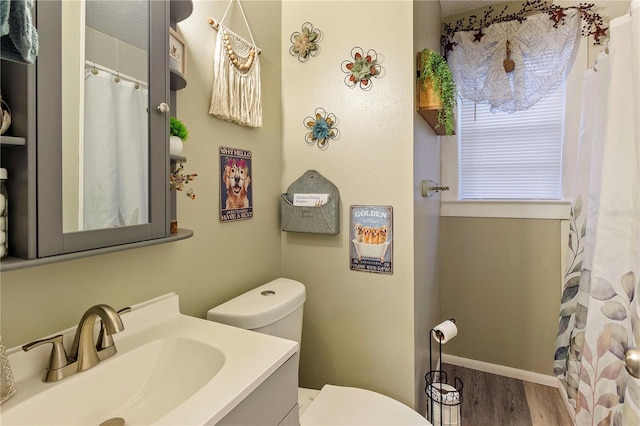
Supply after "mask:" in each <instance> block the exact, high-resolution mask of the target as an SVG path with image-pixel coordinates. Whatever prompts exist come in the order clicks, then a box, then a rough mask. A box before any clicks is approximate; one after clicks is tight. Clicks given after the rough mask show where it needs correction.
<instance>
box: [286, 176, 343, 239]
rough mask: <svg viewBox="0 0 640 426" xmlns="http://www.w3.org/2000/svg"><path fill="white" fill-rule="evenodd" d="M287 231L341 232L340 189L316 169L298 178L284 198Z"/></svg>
mask: <svg viewBox="0 0 640 426" xmlns="http://www.w3.org/2000/svg"><path fill="white" fill-rule="evenodd" d="M280 225H281V229H282V230H283V231H288V232H310V233H316V234H333V235H335V234H339V233H340V192H339V191H338V187H337V186H335V185H334V184H333V183H332V182H331V181H329V180H328V179H327V178H325V177H324V176H322V175H321V174H320V173H318V172H317V171H315V170H309V171H307V172H305V173H304V174H303V175H302V176H300V178H298V179H297V180H296V181H294V182H293V183H292V184H291V185H290V186H289V188H288V189H287V192H286V193H285V194H282V197H281V199H280Z"/></svg>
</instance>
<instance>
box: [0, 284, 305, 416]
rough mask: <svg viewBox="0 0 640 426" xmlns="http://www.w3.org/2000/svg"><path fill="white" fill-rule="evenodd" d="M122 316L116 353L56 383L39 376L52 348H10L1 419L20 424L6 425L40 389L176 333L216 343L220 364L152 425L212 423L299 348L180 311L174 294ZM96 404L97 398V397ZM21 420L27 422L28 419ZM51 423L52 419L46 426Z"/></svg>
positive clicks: (52, 388) (51, 388)
mask: <svg viewBox="0 0 640 426" xmlns="http://www.w3.org/2000/svg"><path fill="white" fill-rule="evenodd" d="M121 317H122V322H123V324H124V327H125V329H124V331H122V332H120V333H117V334H114V335H113V338H114V341H115V344H116V347H117V349H118V353H117V354H116V355H114V356H113V357H111V358H109V359H106V360H104V361H102V362H101V363H99V364H98V365H97V366H95V367H94V368H92V369H90V370H87V371H83V372H79V373H76V374H74V375H72V376H70V377H68V378H66V379H64V380H61V381H59V382H55V383H43V382H42V381H41V380H40V379H41V377H42V374H43V371H44V367H45V363H46V360H47V358H48V356H49V353H50V351H51V346H50V345H44V346H43V347H38V348H34V349H33V350H31V351H29V352H24V351H22V349H21V348H20V347H17V348H12V349H10V350H9V351H8V355H9V360H10V363H11V366H12V370H13V374H14V377H15V379H16V382H17V383H16V386H17V389H18V392H17V393H16V395H15V396H14V397H13V398H11V399H10V400H8V401H7V402H5V403H4V404H3V405H2V406H1V407H0V423H2V424H3V425H4V424H20V423H22V422H18V423H13V422H10V423H6V422H5V420H6V421H10V420H12V418H13V416H12V415H11V412H12V411H15V412H16V413H17V412H18V411H20V410H21V409H20V406H21V405H22V404H27V403H28V402H29V399H30V398H34V397H35V396H39V394H41V393H43V392H45V393H46V392H55V387H56V386H59V384H63V383H67V382H69V385H70V384H72V383H73V380H74V378H78V377H81V376H83V375H86V377H85V378H84V379H83V380H85V381H86V380H89V378H90V377H91V375H90V374H91V372H92V371H93V370H96V373H95V374H99V371H98V369H100V368H105V369H106V368H109V367H108V364H109V363H110V362H112V361H115V360H117V359H118V357H124V356H125V355H127V354H128V353H130V352H132V351H134V350H135V349H137V348H139V347H141V346H144V345H146V344H149V343H153V342H158V341H161V340H163V339H172V338H176V337H177V338H182V339H191V340H193V341H197V342H198V344H204V345H209V346H211V347H214V348H215V349H216V350H218V351H220V352H221V353H222V355H223V358H224V363H223V365H222V368H221V369H220V370H219V371H218V372H217V373H215V375H213V377H212V378H211V379H210V380H209V381H208V382H206V383H205V384H204V385H203V386H202V387H201V388H200V389H199V390H198V391H196V392H195V393H193V394H192V395H191V396H190V397H188V398H187V399H186V400H185V401H184V402H182V403H180V404H179V405H178V406H177V407H174V408H173V409H171V410H170V411H169V412H166V413H164V412H163V411H166V410H159V413H160V414H159V415H160V417H159V418H157V419H155V420H153V422H152V423H153V424H181V425H187V424H189V425H191V424H193V425H196V424H198V425H202V424H205V423H216V422H217V421H219V420H220V419H222V418H223V417H224V416H225V415H226V414H228V413H229V412H230V411H231V410H232V409H233V408H234V407H236V406H237V405H238V404H239V403H240V402H241V401H242V400H244V399H245V398H246V397H247V396H248V395H249V394H250V393H251V392H253V391H254V390H255V389H256V388H257V387H258V386H259V385H260V384H261V383H262V382H263V381H264V380H265V379H267V378H268V377H269V376H270V375H271V374H273V373H274V372H275V371H276V370H277V369H278V368H279V367H280V366H282V365H283V364H284V363H285V362H286V361H287V360H288V359H289V358H290V357H291V356H293V355H294V354H295V352H296V351H297V348H298V344H297V343H296V342H294V341H290V340H285V339H280V338H277V337H273V336H268V335H264V334H260V333H256V332H252V331H248V330H243V329H239V328H236V327H231V326H227V325H224V324H219V323H215V322H212V321H207V320H204V319H200V318H195V317H190V316H187V315H183V314H181V313H180V311H179V304H178V296H177V295H176V294H174V293H170V294H167V295H164V296H160V297H158V298H156V299H153V300H150V301H148V302H143V303H140V304H138V305H134V306H132V311H131V312H129V313H125V314H122V316H121ZM74 332H75V327H74V328H70V329H67V330H65V331H63V332H61V333H59V334H64V335H65V347H66V348H67V351H68V350H69V346H70V343H71V340H72V339H73V335H74ZM96 334H97V333H96ZM123 359H124V358H123ZM127 359H128V358H127ZM212 362H214V361H212ZM112 365H116V363H114V364H112ZM112 368H113V367H112ZM105 371H106V370H105ZM78 383H80V381H78ZM69 385H65V386H69ZM96 386H99V384H96ZM43 396H44V394H43ZM142 398H144V395H143V396H142ZM96 404H100V402H99V401H96ZM130 404H135V402H134V403H130ZM25 406H26V405H25ZM43 409H46V407H43ZM123 417H126V416H123ZM23 420H25V421H26V422H29V419H23ZM102 420H104V419H96V424H98V423H100V421H102ZM53 423H55V421H54V422H52V423H50V424H53Z"/></svg>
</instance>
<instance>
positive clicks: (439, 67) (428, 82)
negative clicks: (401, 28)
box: [418, 49, 456, 135]
mask: <svg viewBox="0 0 640 426" xmlns="http://www.w3.org/2000/svg"><path fill="white" fill-rule="evenodd" d="M420 53H421V54H420V64H419V70H420V75H419V77H418V79H419V80H420V83H421V84H422V85H423V87H424V88H425V89H426V88H427V87H428V86H431V88H432V89H433V91H434V92H435V94H436V96H437V97H438V98H439V101H440V104H441V105H440V108H438V116H437V121H436V123H435V125H434V126H433V127H434V130H436V129H438V128H439V127H440V126H442V127H443V129H440V130H441V131H442V130H444V133H440V132H438V133H440V134H446V135H453V134H454V129H455V126H454V119H453V118H454V116H453V109H454V107H455V103H456V84H455V83H454V81H453V75H452V74H451V69H450V68H449V64H447V60H446V59H445V58H444V57H443V56H442V55H440V54H439V53H437V52H434V51H433V50H431V49H424V50H423V51H422V52H420ZM427 121H429V120H427ZM430 124H431V123H430ZM436 131H437V130H436Z"/></svg>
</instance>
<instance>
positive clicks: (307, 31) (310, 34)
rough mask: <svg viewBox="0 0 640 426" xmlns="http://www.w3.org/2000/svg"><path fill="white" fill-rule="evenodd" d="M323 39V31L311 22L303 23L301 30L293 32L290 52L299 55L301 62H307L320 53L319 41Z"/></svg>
mask: <svg viewBox="0 0 640 426" xmlns="http://www.w3.org/2000/svg"><path fill="white" fill-rule="evenodd" d="M321 39H322V31H320V30H319V29H318V28H313V25H312V24H311V23H309V22H305V23H304V24H302V28H301V29H300V32H297V31H296V32H295V33H293V34H291V38H290V40H291V43H292V44H293V45H292V46H291V47H290V48H289V53H290V54H291V55H292V56H297V57H298V60H299V61H300V62H306V61H307V60H308V59H309V58H310V57H312V56H317V55H318V53H320V46H319V45H318V42H320V40H321Z"/></svg>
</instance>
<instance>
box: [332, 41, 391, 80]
mask: <svg viewBox="0 0 640 426" xmlns="http://www.w3.org/2000/svg"><path fill="white" fill-rule="evenodd" d="M351 58H352V59H351V60H349V59H347V60H346V61H343V62H342V64H341V65H340V69H341V70H342V72H344V73H346V74H347V76H346V77H345V78H344V82H345V84H346V85H347V86H349V87H355V86H358V85H359V86H360V88H361V89H363V90H369V89H371V85H372V81H371V79H372V78H380V77H381V73H382V66H380V64H379V63H378V54H377V53H376V51H375V50H373V49H369V50H367V52H366V53H365V52H364V50H363V49H362V48H361V47H354V48H353V49H351Z"/></svg>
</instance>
